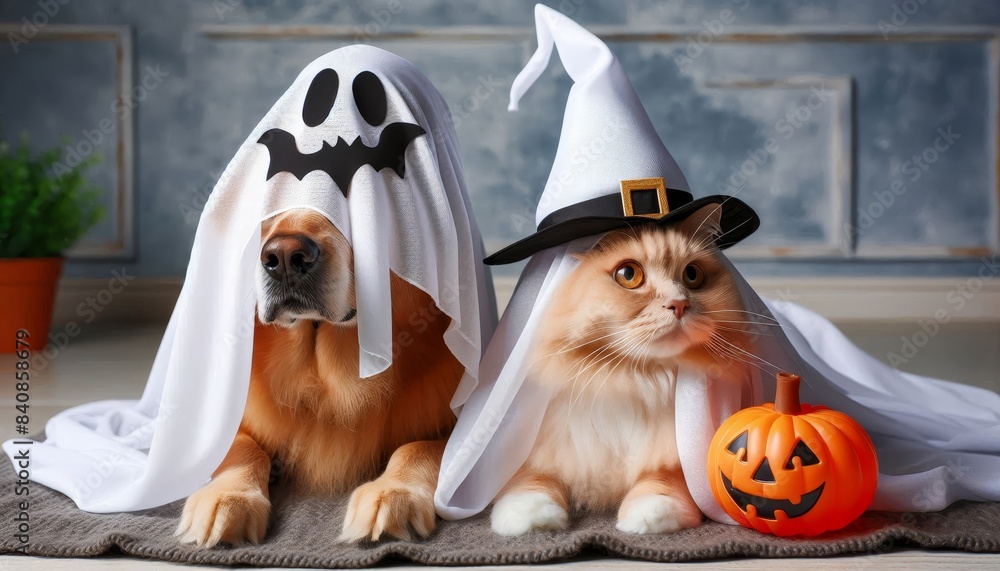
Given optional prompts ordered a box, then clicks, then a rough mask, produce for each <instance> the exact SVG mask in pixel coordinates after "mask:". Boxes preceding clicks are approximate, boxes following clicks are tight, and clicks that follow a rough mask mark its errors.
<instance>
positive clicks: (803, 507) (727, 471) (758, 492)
mask: <svg viewBox="0 0 1000 571" xmlns="http://www.w3.org/2000/svg"><path fill="white" fill-rule="evenodd" d="M791 385H794V387H792V386H791ZM783 386H784V388H782V387H783ZM778 387H779V389H778V397H777V399H776V404H774V405H772V404H770V403H768V404H765V405H762V406H758V407H752V408H748V409H744V410H742V411H740V412H738V413H736V414H734V415H733V416H732V417H730V418H729V419H728V420H727V421H726V422H725V423H723V425H722V427H720V428H719V430H718V432H716V434H715V438H713V440H712V444H711V447H710V449H709V460H708V470H709V480H710V482H711V486H712V492H713V494H714V495H715V498H716V500H717V501H718V502H719V504H720V505H722V507H723V508H724V509H725V510H726V513H728V514H729V515H730V516H732V518H733V519H735V520H736V521H737V522H739V523H740V524H741V525H743V526H744V527H752V528H754V529H756V530H758V531H761V532H764V533H773V534H775V535H780V536H789V535H817V534H820V533H823V532H825V531H829V530H834V529H840V528H841V527H844V526H845V525H847V524H848V523H850V522H852V521H853V520H854V519H856V518H857V517H858V516H859V515H861V514H862V513H863V512H864V511H865V510H866V509H867V508H868V506H869V505H870V504H871V501H872V498H873V497H874V495H875V486H876V483H877V478H878V462H877V458H876V455H875V447H874V445H873V444H872V442H871V440H870V439H869V438H868V435H867V434H866V433H865V431H864V429H863V428H861V425H859V424H858V423H857V422H855V421H854V420H853V419H852V418H850V417H849V416H847V415H845V414H843V413H840V412H837V411H834V410H830V409H828V408H826V407H821V406H815V407H814V406H810V405H799V404H798V377H795V379H794V381H787V380H786V382H784V383H783V382H782V381H781V377H780V376H779V383H778ZM791 390H794V398H792V397H791V396H790V395H788V394H787V393H788V392H789V391H791ZM782 392H784V393H786V394H784V395H782ZM789 401H793V402H789ZM776 408H777V409H778V410H776ZM782 411H784V412H782Z"/></svg>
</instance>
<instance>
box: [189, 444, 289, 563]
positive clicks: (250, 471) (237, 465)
mask: <svg viewBox="0 0 1000 571" xmlns="http://www.w3.org/2000/svg"><path fill="white" fill-rule="evenodd" d="M270 471H271V459H270V458H269V457H268V456H267V454H266V453H265V452H264V451H263V450H261V448H260V446H258V445H257V443H256V442H255V441H254V439H253V438H251V437H250V435H249V434H247V433H246V432H244V431H243V430H242V429H241V430H240V431H239V432H238V433H237V434H236V439H235V440H234V441H233V445H232V447H230V449H229V453H228V454H226V458H225V460H223V461H222V465H221V466H219V468H218V470H216V471H215V475H214V476H213V477H212V481H211V482H209V483H208V484H206V485H205V486H204V487H202V488H201V489H200V490H198V491H197V492H195V493H193V494H191V496H190V497H189V498H188V499H187V502H185V504H184V513H183V514H182V515H181V522H180V524H179V525H178V526H177V531H176V533H175V534H174V535H177V536H179V537H180V538H181V541H182V542H184V543H197V544H198V545H200V546H203V547H212V546H214V545H215V544H217V543H219V542H220V541H224V542H227V543H232V544H239V543H243V542H245V541H249V542H251V543H258V542H260V540H262V539H264V534H265V533H266V532H267V519H268V516H269V515H270V512H271V500H270V499H269V495H268V490H267V480H268V476H269V474H270Z"/></svg>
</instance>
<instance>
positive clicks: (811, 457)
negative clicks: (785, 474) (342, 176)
mask: <svg viewBox="0 0 1000 571" xmlns="http://www.w3.org/2000/svg"><path fill="white" fill-rule="evenodd" d="M796 456H798V457H799V459H801V460H802V465H803V466H812V465H814V464H819V458H817V457H816V454H815V453H813V451H812V450H811V449H810V448H809V447H808V446H806V443H805V442H802V441H801V440H799V441H798V442H796V443H795V448H793V449H792V455H791V457H789V458H788V462H787V463H786V464H785V470H794V469H795V464H794V463H793V462H792V458H795V457H796Z"/></svg>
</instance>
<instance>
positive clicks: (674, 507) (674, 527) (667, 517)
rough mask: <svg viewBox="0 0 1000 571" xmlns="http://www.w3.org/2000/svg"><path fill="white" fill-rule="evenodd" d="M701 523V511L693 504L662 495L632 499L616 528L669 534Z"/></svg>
mask: <svg viewBox="0 0 1000 571" xmlns="http://www.w3.org/2000/svg"><path fill="white" fill-rule="evenodd" d="M700 524H701V511H699V510H698V507H697V506H696V505H694V503H693V502H689V501H685V500H682V499H678V498H673V497H670V496H664V495H662V494H645V495H642V496H637V497H634V498H629V499H627V500H625V502H624V503H622V506H621V509H620V510H618V524H617V525H616V526H615V527H617V528H618V529H619V530H620V531H624V532H626V533H638V534H648V533H670V532H674V531H680V530H682V529H687V528H689V527H697V526H698V525H700Z"/></svg>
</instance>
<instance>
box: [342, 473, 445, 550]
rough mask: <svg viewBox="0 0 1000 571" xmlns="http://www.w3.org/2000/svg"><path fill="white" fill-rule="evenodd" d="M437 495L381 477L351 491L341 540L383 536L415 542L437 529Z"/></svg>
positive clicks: (377, 538)
mask: <svg viewBox="0 0 1000 571" xmlns="http://www.w3.org/2000/svg"><path fill="white" fill-rule="evenodd" d="M435 524H436V515H435V513H434V495H433V492H432V491H430V490H425V489H423V488H421V487H419V486H406V485H403V484H401V483H399V482H396V481H393V480H391V479H383V478H379V479H377V480H375V481H373V482H368V483H367V484H363V485H362V486H360V487H358V489H356V490H354V493H352V494H351V500H350V502H349V503H348V506H347V515H346V516H345V517H344V527H343V530H342V531H341V534H340V537H339V538H338V539H339V541H346V542H357V541H366V540H371V541H378V540H379V539H380V538H381V537H382V536H383V535H388V536H392V537H395V538H397V539H402V540H404V541H412V540H413V536H414V535H416V536H417V537H419V538H424V537H427V536H428V535H430V534H431V532H433V531H434V526H435Z"/></svg>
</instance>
